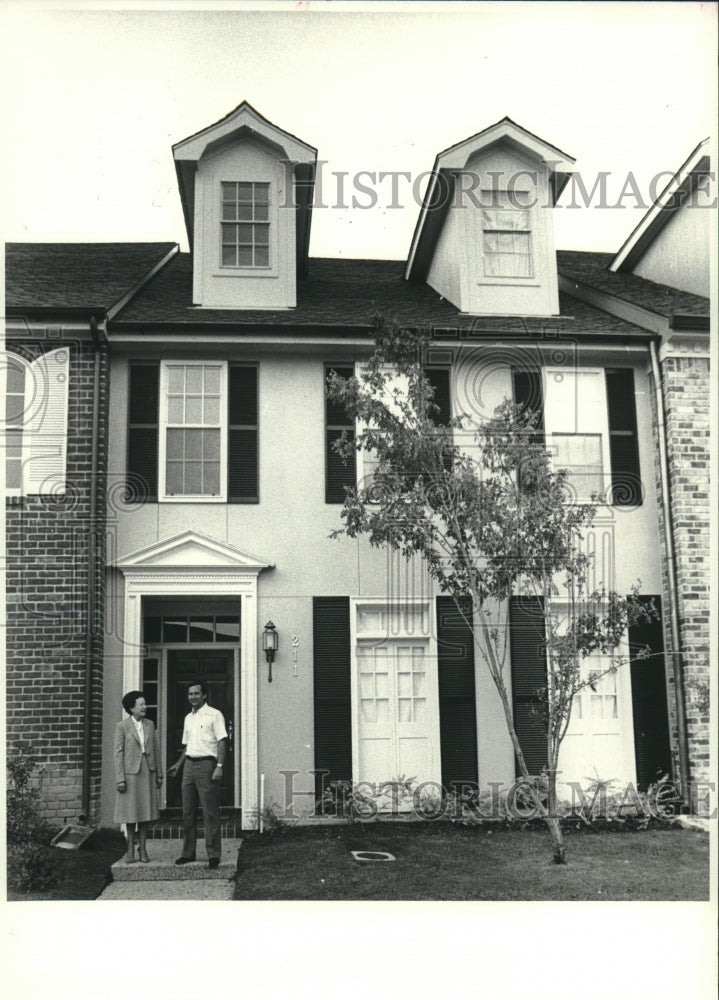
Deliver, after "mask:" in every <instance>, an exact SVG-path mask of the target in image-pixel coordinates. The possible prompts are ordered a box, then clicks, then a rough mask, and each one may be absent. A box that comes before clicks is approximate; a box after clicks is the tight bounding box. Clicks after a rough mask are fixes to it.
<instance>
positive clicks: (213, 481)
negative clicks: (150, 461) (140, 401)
mask: <svg viewBox="0 0 719 1000" xmlns="http://www.w3.org/2000/svg"><path fill="white" fill-rule="evenodd" d="M226 378H227V365H226V364H225V363H224V362H212V363H207V364H203V363H198V362H191V363H175V362H168V363H167V364H165V365H164V366H163V368H162V382H163V383H164V384H163V385H161V390H160V399H161V412H160V421H161V423H164V425H165V427H164V432H165V433H164V435H163V436H162V437H161V439H160V440H161V444H160V447H161V448H162V445H163V444H164V448H165V460H164V462H163V463H161V466H160V483H161V490H162V495H164V496H166V497H168V498H170V497H207V498H209V497H216V498H218V499H219V498H221V497H222V496H223V495H224V489H223V482H224V476H223V471H224V458H223V456H224V455H225V452H226V448H225V436H226V422H225V421H223V419H222V407H221V403H222V400H223V399H226V388H225V383H226ZM163 474H164V475H163ZM163 478H164V483H163V482H162V480H163Z"/></svg>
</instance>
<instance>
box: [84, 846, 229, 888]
mask: <svg viewBox="0 0 719 1000" xmlns="http://www.w3.org/2000/svg"><path fill="white" fill-rule="evenodd" d="M241 844H242V841H241V840H239V839H236V840H235V839H232V840H229V839H228V840H223V841H222V857H221V858H220V864H219V866H218V867H217V868H212V869H210V868H208V867H207V858H203V859H202V860H199V858H200V855H198V860H197V861H194V862H191V863H190V864H188V865H176V864H175V858H177V857H178V856H179V854H180V849H181V845H182V842H181V841H178V840H148V842H147V853H148V854H149V855H150V863H149V864H142V862H140V861H138V862H136V863H135V864H132V865H128V863H127V861H125V859H124V858H122V859H121V860H120V861H116V862H115V864H114V865H113V866H112V869H111V871H112V878H113V881H112V882H111V883H110V884H109V885H108V886H107V887H106V888H105V889H104V891H103V892H102V893H101V894H100V896H99V897H98V898H99V899H101V900H105V899H110V900H111V899H141V900H155V899H158V900H162V899H175V900H178V899H202V900H226V899H232V894H233V892H234V888H235V883H234V877H235V873H236V871H237V853H238V851H239V849H240V845H241ZM204 846H205V845H204V842H202V841H201V842H200V844H198V847H200V850H201V851H202V853H203V854H204Z"/></svg>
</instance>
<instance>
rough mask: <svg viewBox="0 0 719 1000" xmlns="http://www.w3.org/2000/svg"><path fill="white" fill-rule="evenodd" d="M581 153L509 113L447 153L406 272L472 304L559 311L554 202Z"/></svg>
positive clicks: (503, 310) (518, 311) (487, 310)
mask: <svg viewBox="0 0 719 1000" xmlns="http://www.w3.org/2000/svg"><path fill="white" fill-rule="evenodd" d="M573 163H574V160H573V159H572V157H569V156H567V154H566V153H563V152H562V151H561V150H559V149H557V148H556V147H555V146H551V145H549V143H546V142H544V141H543V140H541V139H538V138H537V136H535V135H532V133H531V132H528V131H526V129H523V128H521V127H520V126H519V125H516V124H515V123H514V122H513V121H511V119H509V118H503V119H502V121H500V122H497V124H496V125H492V126H490V128H487V129H485V130H484V131H483V132H479V133H478V134H477V135H474V136H472V137H471V138H469V139H465V140H464V142H460V143H458V144H457V145H456V146H451V147H450V148H449V149H446V150H445V151H444V152H443V153H440V154H439V156H438V157H437V159H436V160H435V164H434V169H433V171H432V178H431V181H430V186H429V189H428V191H427V195H426V197H425V204H424V206H423V208H422V212H421V214H420V217H419V221H418V223H417V228H416V229H415V233H414V238H413V240H412V247H411V249H410V254H409V259H408V262H407V268H406V271H405V277H406V278H407V279H408V280H410V281H426V283H427V284H428V285H430V287H432V288H434V290H435V291H436V292H438V293H439V294H440V295H442V296H443V297H444V298H445V299H447V300H448V301H450V302H451V303H452V304H453V305H455V306H456V307H457V308H458V309H459V310H460V312H463V313H470V314H477V315H495V316H496V315H501V316H516V315H520V316H552V315H557V314H558V313H559V297H558V291H557V267H556V257H555V247H554V221H553V217H552V210H553V207H554V205H555V204H556V201H557V198H558V197H559V195H560V193H561V191H562V189H563V188H564V185H565V184H566V183H567V181H568V180H569V177H570V174H571V168H572V164H573Z"/></svg>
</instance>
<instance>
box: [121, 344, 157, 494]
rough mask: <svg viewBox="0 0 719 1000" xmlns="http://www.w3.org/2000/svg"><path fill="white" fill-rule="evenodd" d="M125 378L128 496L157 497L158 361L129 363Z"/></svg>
mask: <svg viewBox="0 0 719 1000" xmlns="http://www.w3.org/2000/svg"><path fill="white" fill-rule="evenodd" d="M129 381H130V384H129V408H128V427H127V475H128V480H129V483H128V491H129V494H130V496H138V495H143V494H144V497H145V498H146V499H147V500H157V463H158V426H159V402H160V365H159V362H156V361H155V362H149V363H142V364H139V363H138V364H131V365H130V368H129ZM142 484H144V486H143V485H142Z"/></svg>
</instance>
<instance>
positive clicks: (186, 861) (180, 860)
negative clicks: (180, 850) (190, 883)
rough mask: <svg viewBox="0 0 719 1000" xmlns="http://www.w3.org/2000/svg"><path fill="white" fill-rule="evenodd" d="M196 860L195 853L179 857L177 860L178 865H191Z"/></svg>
mask: <svg viewBox="0 0 719 1000" xmlns="http://www.w3.org/2000/svg"><path fill="white" fill-rule="evenodd" d="M194 860H195V855H194V854H193V855H192V857H191V858H178V859H177V860H176V861H175V864H176V865H189V863H190V862H191V861H194Z"/></svg>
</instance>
